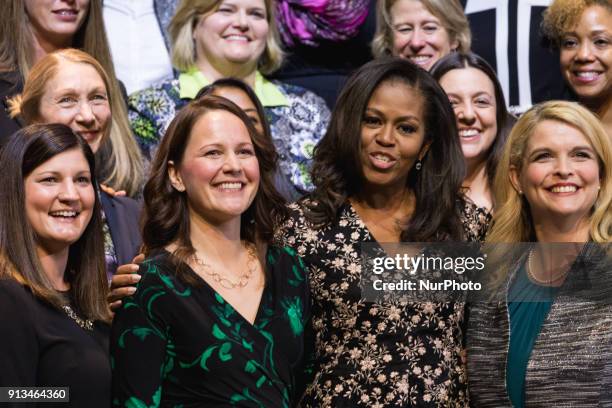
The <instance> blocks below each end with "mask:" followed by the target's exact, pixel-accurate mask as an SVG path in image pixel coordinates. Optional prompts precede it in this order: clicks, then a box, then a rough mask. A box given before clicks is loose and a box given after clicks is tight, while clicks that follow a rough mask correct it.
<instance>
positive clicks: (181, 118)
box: [111, 96, 310, 407]
mask: <svg viewBox="0 0 612 408" xmlns="http://www.w3.org/2000/svg"><path fill="white" fill-rule="evenodd" d="M275 160H276V153H275V151H274V147H273V146H272V145H271V143H270V142H269V140H268V139H266V138H265V137H263V136H262V135H261V134H260V133H258V132H257V131H256V130H255V127H254V126H253V124H252V122H251V121H250V120H249V118H248V117H247V116H246V114H245V113H244V112H243V111H242V110H241V109H240V108H239V107H238V106H236V105H235V104H233V103H232V102H230V101H229V100H228V99H225V98H222V97H218V96H204V97H202V98H200V99H198V100H197V101H193V102H191V103H190V104H188V105H187V106H185V107H184V108H183V109H182V110H181V111H180V112H179V114H178V115H177V117H176V118H175V119H174V121H173V122H172V124H171V125H170V128H169V130H168V133H167V134H166V137H165V138H164V140H163V141H162V143H161V145H160V148H159V150H158V152H157V156H156V157H155V160H154V161H153V166H152V175H151V178H150V179H149V181H148V182H147V184H146V186H145V190H144V201H145V207H144V220H143V242H144V247H145V251H144V252H145V255H146V257H147V258H146V260H145V262H144V263H143V265H142V267H141V271H142V272H141V273H142V278H141V280H140V282H139V283H138V290H137V291H136V292H135V293H134V295H133V296H131V297H128V298H125V299H124V300H123V306H122V308H121V309H120V310H119V311H118V312H117V315H116V316H115V320H114V322H113V327H112V335H111V355H112V358H113V399H112V400H113V405H114V406H117V407H135V406H138V407H139V406H147V407H158V406H164V407H179V406H180V407H226V406H230V405H236V406H241V407H290V406H292V405H293V403H294V402H295V401H296V398H297V397H299V395H297V394H299V390H298V389H299V387H298V385H297V380H296V378H297V377H298V374H300V373H301V372H302V369H301V360H302V355H303V354H304V353H303V348H304V328H305V327H306V326H307V325H306V321H307V319H308V316H309V313H310V312H309V310H310V307H309V297H308V285H307V282H306V276H305V273H304V266H303V264H302V262H301V261H300V259H299V258H298V257H297V256H296V255H295V253H294V252H293V250H291V249H289V248H282V247H274V246H271V245H268V244H269V242H270V240H271V238H272V234H273V230H274V227H275V225H276V224H277V223H278V222H280V221H282V220H283V219H284V217H285V214H286V209H285V206H284V200H283V199H282V198H281V196H280V195H279V194H278V193H277V192H276V190H275V189H274V186H273V181H274V171H275V168H276V166H275Z"/></svg>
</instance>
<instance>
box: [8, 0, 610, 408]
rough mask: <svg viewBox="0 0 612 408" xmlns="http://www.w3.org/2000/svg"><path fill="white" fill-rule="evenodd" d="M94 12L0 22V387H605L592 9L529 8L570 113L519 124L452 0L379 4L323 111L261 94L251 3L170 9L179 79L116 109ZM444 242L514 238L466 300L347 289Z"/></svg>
mask: <svg viewBox="0 0 612 408" xmlns="http://www.w3.org/2000/svg"><path fill="white" fill-rule="evenodd" d="M99 7H100V4H99V2H98V1H97V0H75V1H59V2H46V1H40V0H23V1H15V2H12V3H11V6H10V7H7V8H6V9H3V10H4V11H3V12H5V13H8V14H7V21H10V22H11V24H14V25H13V26H12V27H11V24H6V25H3V26H2V27H1V28H0V32H1V33H2V39H1V40H0V50H2V51H1V52H0V67H1V68H2V70H3V71H2V72H3V74H6V75H5V76H4V77H3V78H8V79H11V80H12V82H11V84H12V85H11V86H10V87H7V88H4V89H3V92H4V94H3V95H5V96H8V98H7V100H6V104H7V107H8V108H9V114H7V116H6V117H3V118H2V121H3V122H2V123H10V126H13V127H14V129H11V133H12V131H13V130H17V129H19V128H20V127H22V126H23V128H22V129H20V130H17V131H16V132H15V133H13V134H12V135H11V136H8V135H6V137H4V139H3V147H2V150H1V152H0V169H1V172H2V174H3V175H4V177H5V179H6V180H5V182H4V183H2V185H0V242H1V245H0V247H1V248H2V250H1V253H0V266H1V269H0V277H1V279H0V304H1V305H2V310H3V312H2V313H1V314H0V323H1V324H0V335H1V337H2V338H3V339H4V341H3V345H4V347H3V348H2V350H0V365H1V366H2V367H3V368H4V369H3V370H2V372H0V385H2V386H45V387H52V386H69V387H70V406H75V407H81V406H109V405H112V406H117V407H141V406H143V407H144V406H147V407H151V406H152V407H157V406H184V407H189V406H193V407H197V406H203V405H205V406H228V405H235V406H253V407H290V406H295V405H298V404H299V405H300V406H303V407H358V406H364V407H385V406H469V405H472V406H475V407H480V406H483V407H486V406H491V407H499V406H515V407H522V406H532V405H533V406H540V405H541V406H557V405H564V404H565V405H568V406H599V405H601V404H604V405H605V404H606V403H607V402H609V400H610V399H612V397H610V395H609V391H608V389H609V385H610V382H609V374H606V373H609V372H611V371H610V361H612V354H611V349H610V341H611V339H612V333H611V332H610V327H612V325H611V324H610V323H611V321H610V320H612V310H610V307H609V302H606V301H605V299H606V294H608V292H606V290H607V288H608V280H609V278H608V277H607V275H606V272H609V271H610V268H611V267H612V264H611V262H610V256H611V255H612V253H611V252H610V249H609V245H606V244H609V242H610V239H611V235H612V133H611V132H610V123H609V122H610V117H609V116H610V114H609V113H610V109H609V108H610V102H611V98H612V92H611V90H610V84H611V82H610V76H611V75H612V68H610V64H609V62H610V60H609V58H610V56H611V55H612V54H611V52H612V43H611V41H612V5H611V4H610V2H609V1H608V0H583V1H572V2H568V1H565V0H556V1H555V2H553V4H552V5H551V7H550V8H549V9H548V10H547V14H546V20H545V30H546V32H547V33H549V35H550V37H551V38H553V39H554V40H555V42H556V44H557V45H558V46H559V48H560V55H561V66H562V69H563V72H564V75H565V77H566V80H567V83H568V85H569V87H570V88H571V89H572V92H573V94H574V96H575V98H576V99H577V100H578V101H580V103H581V104H579V103H577V102H564V101H551V102H546V103H543V104H541V105H537V106H535V107H533V108H532V109H530V110H529V111H528V112H526V113H524V114H523V115H522V116H521V117H520V118H519V119H518V121H517V120H516V119H515V118H514V117H512V116H510V115H509V114H508V112H507V111H506V104H505V101H504V97H503V93H502V91H501V87H500V85H499V83H498V81H497V78H496V76H495V72H494V70H493V69H492V68H491V67H490V66H489V65H488V64H487V63H486V62H485V61H484V60H483V59H482V58H480V57H479V56H477V55H475V54H472V53H470V52H469V47H470V41H471V40H470V33H469V25H468V24H467V19H466V18H465V15H463V12H462V11H461V7H460V5H459V3H458V2H455V1H447V0H395V1H392V0H390V1H386V0H385V1H380V2H379V4H378V13H379V16H378V17H379V19H378V24H379V26H378V31H377V36H376V38H375V41H374V43H373V49H374V52H375V54H376V55H377V57H378V58H376V59H375V60H374V61H372V62H370V63H367V64H365V65H364V66H362V67H361V68H359V69H358V70H357V71H356V72H355V73H353V75H352V76H351V77H350V78H349V79H348V81H347V83H346V84H345V86H344V88H343V90H342V92H341V95H340V97H339V99H338V101H337V104H336V106H335V108H334V110H333V111H332V112H331V115H330V114H329V111H328V110H327V108H326V107H325V106H324V103H323V102H322V100H321V99H320V98H318V97H317V96H315V95H314V94H312V93H310V92H308V91H306V90H304V89H301V88H296V87H292V86H288V85H285V84H282V83H278V82H274V81H269V80H267V79H266V78H265V75H267V74H269V73H270V72H272V71H273V70H274V69H275V68H276V67H278V64H279V63H280V61H281V58H282V52H281V50H280V48H279V47H278V43H277V42H276V41H277V40H276V32H275V27H274V16H273V8H272V6H271V3H270V2H267V1H263V0H223V1H211V0H206V1H204V0H183V1H182V3H181V4H180V6H179V8H178V9H177V12H176V14H175V16H174V18H173V20H172V23H171V26H170V32H171V36H172V39H173V44H174V47H173V62H174V65H175V67H176V68H177V70H178V76H177V78H176V79H173V80H169V81H165V82H163V83H162V84H160V85H159V86H156V87H153V88H152V89H149V90H145V91H141V92H139V93H137V94H134V95H132V96H130V98H129V100H128V101H127V103H128V105H127V106H128V107H129V115H126V105H125V103H124V102H125V100H123V101H122V99H121V98H122V94H121V91H120V84H118V83H117V81H116V79H114V74H113V71H112V66H111V65H110V57H108V58H105V57H104V55H106V54H108V47H107V46H106V42H105V39H104V35H103V34H102V35H101V36H100V34H99V33H100V31H99V32H98V35H99V36H98V37H96V38H97V40H98V41H92V40H91V35H92V34H91V32H92V31H91V30H94V31H95V30H96V25H97V24H100V18H101V16H100V15H99ZM7 27H9V29H12V30H13V31H11V34H10V36H9V34H8V33H9V31H6V32H5V31H2V30H7ZM7 41H13V43H12V44H11V46H8V45H7V44H8V43H7ZM14 44H17V46H15V45H14ZM20 47H21V48H20ZM77 48H78V49H77ZM88 53H89V54H91V55H89V54H88ZM385 54H389V55H385ZM92 56H93V57H95V58H92ZM96 59H97V60H98V61H100V62H98V61H96ZM407 60H408V61H407ZM107 65H108V66H107ZM428 71H429V72H428ZM226 77H234V78H226ZM15 84H18V87H17V88H16V87H15ZM128 116H129V120H130V125H131V128H132V130H133V132H134V134H135V135H136V139H133V138H132V136H131V134H130V131H129V129H126V125H127V120H128ZM515 122H516V123H515ZM2 126H3V131H4V130H5V129H8V128H4V125H2ZM7 126H9V125H7ZM3 136H4V135H3ZM162 136H163V137H162ZM128 140H129V142H128ZM136 141H137V143H138V145H139V146H140V149H138V148H136V149H134V148H133V147H134V146H135V145H136ZM143 157H144V158H143ZM128 159H129V160H128ZM123 160H127V162H129V163H131V164H126V165H122V166H120V165H118V164H119V163H123ZM113 163H114V164H113ZM115 164H117V165H115ZM143 168H145V169H146V171H147V172H148V177H147V179H148V180H147V181H146V183H144V182H143V180H144V179H143V178H142V174H143V173H142V171H143V170H142V169H143ZM307 191H309V193H308V194H307V195H306V196H305V197H302V198H301V199H299V200H297V201H295V200H296V199H297V198H298V197H300V196H302V195H303V194H305V193H306V192H307ZM124 194H127V195H128V196H131V197H139V196H142V199H143V209H142V219H141V224H140V228H139V227H138V226H137V224H136V222H137V218H138V212H139V208H138V204H137V202H136V201H135V200H133V199H132V198H128V197H124V196H123V195H124ZM287 200H288V201H295V202H292V203H291V204H287ZM465 241H471V242H479V241H480V242H482V241H485V242H486V243H493V244H495V243H506V244H518V243H521V242H529V243H538V245H534V244H529V245H528V246H527V251H523V252H517V253H516V254H515V255H516V256H508V254H509V253H511V251H509V252H505V253H504V254H502V255H501V256H499V253H498V254H497V256H496V254H495V252H494V251H493V252H492V254H491V260H492V261H496V262H499V265H500V267H499V268H498V269H496V272H497V273H495V274H492V275H491V280H492V281H493V287H495V288H496V291H495V292H494V294H493V296H492V298H491V299H489V300H488V301H487V302H482V303H475V304H471V305H466V304H465V303H463V302H407V301H403V300H399V299H398V300H393V299H391V300H388V299H387V300H384V301H383V300H381V301H376V302H372V301H366V300H365V299H364V298H363V296H362V291H361V287H360V282H361V280H362V278H363V277H364V276H365V274H366V273H368V271H367V270H366V267H365V264H362V262H361V256H360V254H361V251H362V249H363V246H366V245H371V246H375V247H377V246H380V245H382V244H384V243H398V242H465ZM141 242H142V246H140V244H141ZM547 243H573V244H572V246H571V247H569V248H570V249H569V250H568V249H567V248H568V247H564V248H565V249H566V251H565V252H564V257H563V259H561V257H550V256H547V253H546V247H545V244H547ZM139 247H140V248H139ZM511 248H513V247H511ZM138 252H142V254H143V255H144V261H143V262H142V263H140V265H138V264H136V263H131V262H132V258H133V257H135V256H136V255H137V254H138ZM141 260H142V256H140V257H136V258H135V261H141ZM568 260H569V261H568ZM585 265H586V266H585ZM589 271H599V272H598V273H599V274H597V273H591V272H589ZM135 272H138V273H135ZM585 274H586V275H587V276H586V277H587V278H588V279H590V280H589V282H590V283H591V286H589V287H590V288H591V289H594V290H596V292H597V293H596V294H595V295H593V296H587V295H584V296H579V297H578V298H577V297H576V294H575V293H574V292H572V290H573V289H574V288H576V287H577V285H576V280H578V281H579V282H578V283H584V282H583V280H584V279H585ZM109 279H112V285H111V288H112V290H110V291H109V286H108V282H109ZM588 279H587V280H588ZM595 283H596V284H595ZM578 286H580V285H578ZM580 287H581V288H582V289H584V285H582V286H580ZM518 292H521V293H522V294H524V293H527V294H533V295H534V296H535V298H529V297H527V298H525V297H524V296H523V297H521V296H518V297H517V293H518ZM542 292H545V293H546V294H548V295H549V298H547V299H545V300H544V301H542V300H541V299H540V298H539V297H538V296H539V294H540V293H542ZM517 299H519V300H517ZM534 299H537V300H535V301H534ZM109 304H110V306H111V307H112V309H113V311H114V312H115V315H114V316H113V314H112V313H111V308H110V307H109ZM468 315H469V319H467V316H468ZM586 316H588V318H586ZM111 323H112V325H111ZM559 339H563V341H559Z"/></svg>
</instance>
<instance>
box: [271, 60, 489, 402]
mask: <svg viewBox="0 0 612 408" xmlns="http://www.w3.org/2000/svg"><path fill="white" fill-rule="evenodd" d="M464 171H465V169H464V160H463V157H462V152H461V148H460V146H459V142H458V140H457V137H456V125H455V117H454V114H453V110H452V108H451V106H450V104H449V101H448V98H447V96H446V95H445V94H444V92H443V91H442V89H441V88H440V87H439V86H438V85H437V83H436V82H435V80H434V79H433V78H431V77H430V76H428V75H427V73H426V72H425V71H423V70H421V69H419V68H417V67H415V66H414V65H412V64H411V63H409V62H407V61H405V60H401V59H397V58H384V59H380V60H376V61H372V62H370V63H368V64H366V65H364V66H363V67H362V68H361V69H359V70H358V71H357V72H356V73H355V74H354V75H353V76H352V77H351V78H350V79H349V80H348V82H347V84H346V86H345V88H344V89H343V91H342V93H341V95H340V98H339V101H338V104H337V105H336V109H335V111H334V112H333V114H332V119H331V124H330V128H329V130H328V132H327V134H326V136H325V137H324V138H323V140H322V141H321V144H320V145H319V146H318V147H317V149H316V150H315V156H314V167H313V180H314V182H315V185H316V189H315V191H314V192H313V193H312V194H311V195H310V196H308V197H306V198H305V199H303V200H302V201H300V202H298V203H295V204H292V205H291V206H290V208H291V216H290V218H289V220H288V221H287V222H286V223H285V225H284V227H283V228H282V229H281V230H280V231H278V233H277V239H278V240H279V241H281V242H283V243H284V244H287V245H290V246H292V247H293V248H295V250H296V251H297V253H298V254H299V255H300V256H301V257H302V258H303V260H304V262H305V264H306V266H307V268H308V270H309V281H310V288H311V297H312V302H313V304H312V325H313V329H314V333H315V343H314V352H313V357H312V364H311V367H310V368H311V369H312V373H313V375H314V378H312V381H311V382H310V384H309V386H308V387H307V389H306V393H305V395H304V396H303V398H302V402H301V405H302V406H303V407H335V408H337V407H391V406H402V407H406V406H419V407H423V406H425V407H426V406H457V407H463V406H465V405H467V403H468V397H467V392H466V372H465V366H464V363H463V360H462V358H461V356H462V350H463V328H464V327H463V326H464V304H463V303H452V302H447V303H433V302H429V303H414V302H412V303H410V302H406V301H401V300H389V301H384V302H383V301H381V302H368V301H366V300H364V298H363V296H362V293H361V289H360V280H361V278H362V264H361V260H360V253H361V245H362V244H364V243H374V244H376V243H394V242H401V241H404V242H410V241H412V242H433V241H462V240H477V239H480V238H481V237H482V236H483V234H484V230H483V227H482V226H481V225H479V223H478V220H477V218H473V219H472V218H470V217H473V216H474V214H470V213H469V211H465V210H464V209H465V208H470V207H469V206H466V204H465V201H464V200H463V199H462V198H461V196H460V193H459V191H460V187H461V182H462V180H463V176H464Z"/></svg>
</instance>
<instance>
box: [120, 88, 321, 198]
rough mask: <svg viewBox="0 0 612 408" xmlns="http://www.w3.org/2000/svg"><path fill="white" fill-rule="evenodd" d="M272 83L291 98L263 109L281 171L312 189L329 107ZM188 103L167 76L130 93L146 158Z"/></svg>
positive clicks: (131, 114)
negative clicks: (316, 150) (312, 170)
mask: <svg viewBox="0 0 612 408" xmlns="http://www.w3.org/2000/svg"><path fill="white" fill-rule="evenodd" d="M272 82H273V83H274V84H275V85H276V86H277V87H278V89H279V90H280V91H281V92H282V93H283V94H284V95H285V97H286V98H287V100H288V105H287V106H270V107H265V108H264V109H265V112H266V115H267V119H268V123H270V130H271V132H272V140H273V142H274V146H275V147H276V151H277V152H278V155H279V167H280V170H281V171H282V172H283V174H285V175H286V176H287V177H288V178H289V179H290V180H291V182H292V183H293V185H294V186H295V187H297V188H298V189H300V190H302V191H308V190H311V189H312V181H311V179H310V174H309V171H310V165H311V162H312V153H313V149H314V147H315V145H316V144H317V143H318V142H319V140H321V138H322V137H323V135H324V134H325V131H326V129H327V124H328V123H329V118H330V112H329V109H328V108H327V105H326V104H325V101H324V100H323V99H322V98H320V97H319V96H317V95H315V94H314V93H312V92H310V91H307V90H306V89H304V88H301V87H298V86H294V85H289V84H285V83H281V82H277V81H272ZM188 102H189V100H187V99H181V98H180V96H179V83H178V79H168V80H165V81H162V82H160V83H159V84H157V85H154V86H152V87H150V88H147V89H145V90H142V91H139V92H136V93H134V94H132V95H130V98H129V112H128V114H129V119H130V123H131V125H132V130H133V132H134V134H135V136H136V140H137V142H138V144H139V146H140V149H141V151H142V154H143V156H144V158H145V160H147V161H149V162H150V161H151V160H153V157H154V156H155V151H156V150H157V146H158V145H159V143H160V141H161V138H162V137H163V135H164V134H165V133H166V130H167V128H168V126H169V125H170V122H171V121H172V119H173V118H174V116H175V115H176V113H177V112H178V111H179V110H180V109H181V108H182V107H183V106H185V105H186V104H187V103H188Z"/></svg>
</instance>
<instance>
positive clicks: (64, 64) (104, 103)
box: [9, 48, 140, 277]
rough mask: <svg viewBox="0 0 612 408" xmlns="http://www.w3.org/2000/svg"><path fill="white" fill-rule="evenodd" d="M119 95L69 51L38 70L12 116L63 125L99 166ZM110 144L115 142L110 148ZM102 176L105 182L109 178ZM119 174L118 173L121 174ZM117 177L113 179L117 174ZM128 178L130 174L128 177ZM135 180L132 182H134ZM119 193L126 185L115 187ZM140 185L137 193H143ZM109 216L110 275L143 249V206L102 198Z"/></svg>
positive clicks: (92, 63) (86, 59)
mask: <svg viewBox="0 0 612 408" xmlns="http://www.w3.org/2000/svg"><path fill="white" fill-rule="evenodd" d="M117 99H118V95H115V94H113V93H112V88H111V87H110V79H109V77H108V75H107V74H106V72H105V71H104V69H103V68H102V66H101V65H100V64H99V63H98V61H96V60H95V59H94V58H92V57H91V56H90V55H88V54H87V53H85V52H83V51H79V50H76V49H73V48H67V49H63V50H59V51H56V52H53V53H50V54H48V55H47V56H45V57H43V58H42V59H41V60H40V61H38V63H36V64H35V65H34V67H33V68H32V70H31V71H30V74H29V75H28V78H27V80H26V82H25V86H24V88H23V93H22V94H21V95H19V96H17V97H15V98H13V99H11V100H10V101H9V105H10V107H11V115H13V116H14V117H19V118H20V120H22V121H24V122H25V123H26V124H32V123H61V124H64V125H67V126H69V127H70V128H71V129H72V130H73V131H74V132H75V133H76V134H78V135H79V136H81V137H82V138H83V139H84V140H85V141H86V142H87V143H88V144H89V146H90V147H91V149H92V151H93V152H94V154H95V155H96V163H100V164H102V165H103V164H105V163H107V162H108V160H109V159H108V156H109V154H108V151H109V150H110V151H111V152H112V150H113V149H115V146H114V145H112V140H109V134H110V133H112V123H113V121H112V118H113V117H114V114H115V110H114V108H115V107H116V106H117V104H121V102H117ZM109 142H110V143H109ZM104 170H105V169H102V172H99V173H98V174H96V175H95V176H96V178H97V180H98V181H99V182H104V181H106V180H108V179H109V177H110V176H109V175H108V174H106V173H104ZM115 171H117V170H115ZM111 176H112V175H111ZM125 176H126V175H125V174H124V175H123V177H125ZM130 181H131V180H130ZM111 186H112V187H114V188H116V189H118V188H121V186H122V185H116V184H112V185H111ZM137 189H138V186H134V187H133V190H128V191H129V192H132V191H137ZM100 199H101V203H102V209H103V215H104V218H103V219H104V223H103V227H104V233H105V250H106V258H107V271H108V274H109V277H110V275H112V274H113V273H114V271H115V269H116V268H117V266H118V265H122V264H125V263H128V262H130V261H131V260H132V258H133V256H134V255H136V253H137V250H138V246H139V245H140V234H139V227H138V214H139V213H140V206H139V204H138V203H137V202H136V201H135V200H134V199H131V198H129V197H112V196H111V195H109V194H107V193H106V192H101V193H100Z"/></svg>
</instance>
